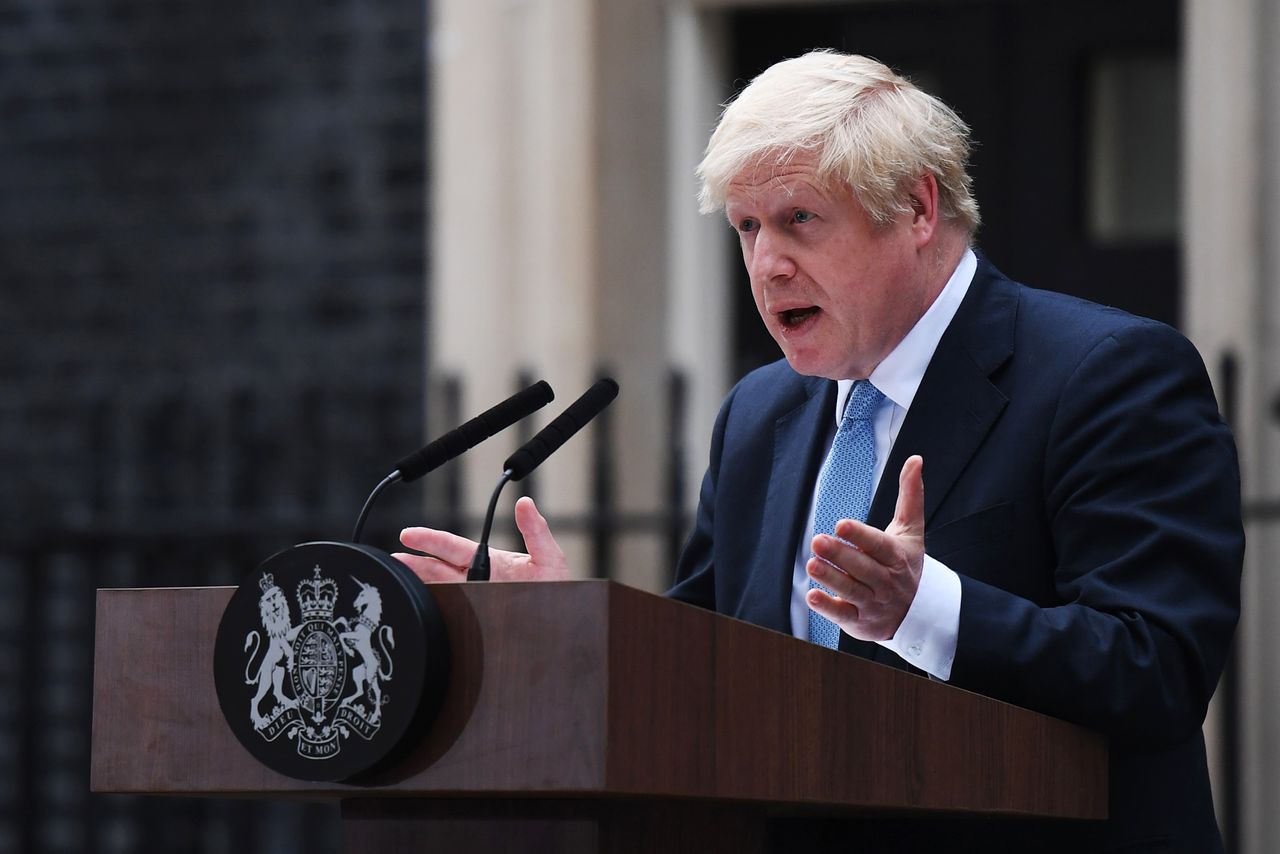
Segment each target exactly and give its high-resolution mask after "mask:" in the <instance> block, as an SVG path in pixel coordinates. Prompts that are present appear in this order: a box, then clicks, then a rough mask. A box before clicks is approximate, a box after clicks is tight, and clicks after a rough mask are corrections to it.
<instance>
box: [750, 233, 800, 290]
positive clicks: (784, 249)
mask: <svg viewBox="0 0 1280 854" xmlns="http://www.w3.org/2000/svg"><path fill="white" fill-rule="evenodd" d="M749 266H750V269H749V270H748V271H747V272H748V274H749V275H750V276H751V279H752V281H757V282H771V281H773V280H775V279H779V278H783V279H787V278H790V277H791V276H794V275H795V272H796V264H795V259H794V258H793V257H792V255H791V251H790V248H789V247H788V246H787V243H786V241H785V240H783V239H781V237H780V235H778V234H777V233H776V232H774V231H771V230H768V229H763V228H762V229H760V231H758V232H757V233H756V239H755V245H754V246H753V247H752V252H751V263H750V265H749Z"/></svg>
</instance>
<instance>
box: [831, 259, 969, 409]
mask: <svg viewBox="0 0 1280 854" xmlns="http://www.w3.org/2000/svg"><path fill="white" fill-rule="evenodd" d="M977 270H978V258H977V256H976V255H974V254H973V250H972V249H966V250H965V252H964V255H963V256H961V258H960V263H959V264H957V265H956V269H955V271H954V272H952V274H951V278H949V279H947V284H946V285H945V286H943V288H942V292H941V293H940V294H938V298H937V299H935V300H934V301H933V305H931V306H929V308H928V310H927V311H925V313H924V315H923V316H921V318H920V319H919V320H917V321H916V325H915V326H913V327H911V331H910V332H908V333H907V334H906V337H904V338H903V339H902V340H901V341H899V342H898V346H897V347H894V348H893V351H892V352H891V353H889V355H888V356H885V357H884V360H883V361H882V362H880V364H879V365H877V366H876V369H875V370H874V371H872V372H871V376H870V377H868V379H870V380H871V384H872V385H874V386H875V387H876V388H878V389H880V391H881V392H882V393H883V394H884V396H885V397H887V398H888V399H889V400H891V401H893V403H894V405H896V406H900V407H902V409H904V410H906V409H910V408H911V401H913V400H914V399H915V396H916V391H917V390H918V389H919V388H920V381H921V380H923V379H924V372H925V369H926V368H928V367H929V360H931V359H932V358H933V351H934V350H937V349H938V342H939V341H941V340H942V335H943V333H945V332H946V331H947V327H948V326H949V325H950V324H951V319H952V318H953V317H955V316H956V311H957V310H958V309H959V308H960V303H961V302H962V301H963V300H964V296H965V294H967V293H968V292H969V285H970V284H972V282H973V274H974V273H976V272H977ZM854 382H856V380H840V381H839V382H837V383H836V389H837V391H836V424H837V425H839V424H840V418H841V415H842V414H843V413H844V406H845V403H846V401H848V400H849V393H850V392H851V391H852V390H853V384H854Z"/></svg>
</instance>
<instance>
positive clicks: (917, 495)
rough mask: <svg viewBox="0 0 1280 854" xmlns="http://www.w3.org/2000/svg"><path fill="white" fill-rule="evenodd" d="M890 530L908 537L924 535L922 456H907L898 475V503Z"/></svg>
mask: <svg viewBox="0 0 1280 854" xmlns="http://www.w3.org/2000/svg"><path fill="white" fill-rule="evenodd" d="M890 530H891V531H892V532H893V533H895V534H905V535H907V536H909V537H923V536H924V458H923V457H921V456H920V455H919V454H916V455H914V456H911V457H908V458H907V461H906V462H905V463H903V464H902V472H901V473H900V474H899V475H898V504H897V507H896V508H895V509H894V511H893V524H892V525H891V526H890Z"/></svg>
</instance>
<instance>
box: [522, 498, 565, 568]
mask: <svg viewBox="0 0 1280 854" xmlns="http://www.w3.org/2000/svg"><path fill="white" fill-rule="evenodd" d="M516 527H517V528H519V529H520V536H522V537H524V545H525V548H527V549H528V550H529V557H531V558H533V561H534V563H537V564H541V565H543V566H552V565H556V564H561V563H564V552H563V551H561V549H560V544H559V543H557V542H556V538H555V537H553V536H551V526H549V525H548V524H547V520H546V518H544V517H543V515H542V514H541V513H539V512H538V506H537V505H536V504H534V503H533V499H532V498H530V497H529V496H527V495H526V496H524V497H523V498H521V499H520V500H519V501H517V502H516Z"/></svg>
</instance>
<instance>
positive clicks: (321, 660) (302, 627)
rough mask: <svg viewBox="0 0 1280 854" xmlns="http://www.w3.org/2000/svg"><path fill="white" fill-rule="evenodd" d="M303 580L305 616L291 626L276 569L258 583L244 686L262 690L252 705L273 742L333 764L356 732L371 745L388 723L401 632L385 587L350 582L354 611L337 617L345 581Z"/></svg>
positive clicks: (258, 725) (300, 594)
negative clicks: (393, 622) (385, 601)
mask: <svg viewBox="0 0 1280 854" xmlns="http://www.w3.org/2000/svg"><path fill="white" fill-rule="evenodd" d="M321 573H322V570H321V568H320V567H319V566H317V567H315V570H314V577H312V578H309V579H304V580H303V581H301V582H299V583H298V590H297V601H298V609H299V613H300V616H301V620H302V621H301V623H300V624H299V625H298V626H293V625H292V619H291V614H290V610H289V601H288V599H287V597H286V596H285V593H284V591H283V590H281V589H280V587H279V586H277V585H276V583H275V579H274V578H273V576H272V574H271V573H269V572H264V573H263V574H262V577H261V578H260V579H259V582H258V584H259V586H260V587H261V589H262V596H261V598H260V599H259V600H258V610H259V612H260V614H261V616H262V630H261V632H259V630H258V629H254V630H252V631H250V632H249V633H248V634H246V635H245V639H244V649H245V652H246V653H247V654H248V659H247V661H246V663H245V684H247V685H255V686H256V687H257V693H255V694H254V696H253V699H252V700H250V702H249V718H250V720H251V721H252V722H253V728H254V730H255V731H257V732H258V733H259V734H260V735H261V737H262V738H263V739H265V740H267V741H275V740H276V739H277V738H279V737H280V736H281V735H283V736H285V737H286V738H288V739H290V740H292V741H295V742H296V744H297V750H298V754H299V755H300V756H303V757H305V758H308V759H328V758H330V757H332V756H336V755H337V754H338V752H339V751H341V750H342V743H343V740H344V739H346V738H349V737H350V736H351V735H352V734H355V735H359V736H360V737H361V738H363V739H365V740H366V741H368V740H369V739H371V738H373V736H374V734H375V733H376V732H377V731H378V727H379V726H380V725H381V722H382V707H383V704H384V703H386V702H388V701H389V699H390V698H389V696H388V695H387V694H385V693H384V691H383V684H384V683H389V682H390V681H391V678H392V672H393V666H392V660H391V652H392V650H393V649H394V648H395V632H394V630H393V629H392V627H391V626H389V625H383V624H382V623H381V620H382V596H381V594H379V592H378V588H377V587H375V586H373V585H372V584H365V583H364V582H362V581H360V580H359V579H358V578H354V577H352V578H351V581H352V582H353V583H354V584H355V586H356V587H357V592H356V593H355V597H354V601H353V603H352V604H353V607H354V614H352V615H351V616H350V617H349V618H348V617H336V618H335V617H334V610H335V608H336V607H337V604H338V600H339V598H340V596H339V590H338V584H337V582H336V581H334V580H333V579H332V578H325V577H323V576H322V574H321Z"/></svg>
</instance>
